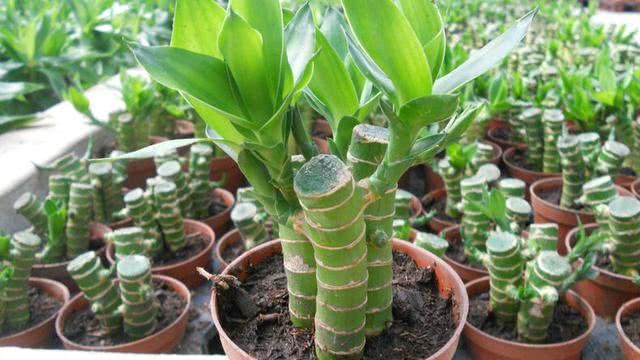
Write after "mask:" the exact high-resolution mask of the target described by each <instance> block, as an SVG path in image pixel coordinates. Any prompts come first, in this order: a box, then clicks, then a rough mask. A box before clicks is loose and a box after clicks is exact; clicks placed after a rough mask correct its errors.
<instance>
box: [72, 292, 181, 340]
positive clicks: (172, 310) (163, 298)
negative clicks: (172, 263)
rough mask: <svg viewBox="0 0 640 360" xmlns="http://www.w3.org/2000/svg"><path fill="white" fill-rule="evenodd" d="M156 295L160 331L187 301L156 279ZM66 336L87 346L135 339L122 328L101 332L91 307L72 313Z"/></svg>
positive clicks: (170, 322) (171, 320) (175, 316)
mask: <svg viewBox="0 0 640 360" xmlns="http://www.w3.org/2000/svg"><path fill="white" fill-rule="evenodd" d="M153 285H154V291H155V297H156V299H157V300H158V304H159V306H160V309H159V311H158V318H157V320H158V326H157V329H156V331H155V332H154V334H155V333H157V332H160V331H161V330H163V329H165V328H166V327H168V326H169V325H171V324H172V323H173V322H174V321H176V319H178V317H180V315H181V314H182V312H183V311H184V307H185V306H186V303H185V301H184V299H183V298H182V297H181V296H180V295H179V294H178V293H177V292H175V290H174V289H172V288H171V287H170V286H168V285H167V284H164V283H161V282H158V281H154V284H153ZM64 336H65V337H67V338H68V339H69V340H71V341H73V342H75V343H78V344H81V345H85V346H114V345H119V344H125V343H128V342H131V341H134V340H133V339H131V338H129V337H128V336H127V335H126V334H125V333H124V331H123V330H122V328H121V329H120V331H119V332H118V333H116V334H113V335H108V336H107V335H104V334H102V333H101V332H100V326H99V324H98V319H96V317H95V315H94V314H93V312H92V311H91V309H90V308H89V307H86V308H85V309H83V310H82V311H78V312H75V313H73V314H71V316H70V317H69V319H68V320H67V321H66V322H65V326H64Z"/></svg>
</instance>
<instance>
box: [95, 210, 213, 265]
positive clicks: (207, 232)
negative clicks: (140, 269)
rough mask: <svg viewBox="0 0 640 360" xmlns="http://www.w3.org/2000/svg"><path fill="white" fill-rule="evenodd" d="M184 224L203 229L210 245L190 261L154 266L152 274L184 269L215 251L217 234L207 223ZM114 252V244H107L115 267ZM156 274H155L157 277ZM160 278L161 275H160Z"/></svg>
mask: <svg viewBox="0 0 640 360" xmlns="http://www.w3.org/2000/svg"><path fill="white" fill-rule="evenodd" d="M183 224H184V225H187V224H191V226H195V227H198V228H202V229H203V230H204V231H202V232H201V233H202V235H204V236H206V237H208V238H209V239H210V240H209V243H208V244H207V246H205V247H204V249H202V250H201V251H200V252H199V253H197V254H195V255H194V256H192V257H190V258H188V259H184V260H182V261H180V262H177V263H173V264H169V265H161V266H152V267H151V272H153V273H155V272H162V271H167V270H170V269H175V268H179V267H184V266H186V265H189V263H190V262H191V261H193V259H196V258H198V257H200V256H202V255H203V254H205V253H209V254H210V253H211V250H213V246H214V245H215V242H216V235H215V232H214V231H213V230H212V229H211V228H210V227H209V226H208V225H207V224H205V223H203V222H200V221H197V220H192V219H183ZM114 252H115V247H114V246H113V243H108V244H107V248H106V251H105V255H106V257H107V262H108V263H109V264H110V265H113V264H114V263H115V257H114ZM155 275H156V274H154V276H155ZM158 276H160V275H158Z"/></svg>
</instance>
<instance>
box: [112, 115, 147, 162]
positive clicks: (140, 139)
mask: <svg viewBox="0 0 640 360" xmlns="http://www.w3.org/2000/svg"><path fill="white" fill-rule="evenodd" d="M145 127H146V121H136V120H135V118H134V117H133V116H132V115H131V114H129V113H123V114H120V115H118V117H117V118H116V121H115V128H116V143H117V145H118V150H121V151H124V152H125V153H127V152H132V151H135V150H138V149H141V148H143V147H145V146H146V145H148V143H149V140H148V139H147V134H148V129H145Z"/></svg>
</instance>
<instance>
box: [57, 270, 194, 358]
mask: <svg viewBox="0 0 640 360" xmlns="http://www.w3.org/2000/svg"><path fill="white" fill-rule="evenodd" d="M151 278H152V279H153V280H159V281H161V282H163V283H165V284H167V283H168V284H169V285H170V286H171V288H172V289H173V290H174V291H175V292H176V293H177V294H178V296H180V297H181V298H182V299H183V300H185V302H186V304H185V306H184V309H183V310H182V312H181V313H180V316H178V318H177V319H175V320H174V321H173V322H172V323H171V324H169V325H167V326H166V327H165V328H164V329H162V330H160V331H158V332H156V333H154V334H152V335H149V336H147V337H144V338H142V339H138V340H136V341H131V342H127V343H122V344H118V345H111V346H87V345H82V344H79V343H76V342H74V341H71V340H69V339H67V337H66V336H64V320H66V318H67V317H68V316H69V315H71V314H72V312H71V309H70V308H71V306H72V305H73V304H75V303H77V302H78V301H80V300H85V299H84V294H83V293H82V292H80V293H78V294H76V295H75V296H74V297H73V298H72V299H71V300H70V301H67V303H66V304H65V305H64V306H63V307H62V308H61V309H60V311H59V313H60V316H58V318H57V319H56V324H55V325H56V334H57V335H58V337H59V338H60V340H61V341H62V343H63V344H65V343H68V344H72V345H73V346H74V349H78V350H83V351H118V350H121V349H125V348H129V347H133V346H137V345H140V344H144V343H146V342H150V341H152V340H153V338H156V337H159V336H161V335H164V334H165V333H167V332H169V331H170V330H172V329H173V328H174V327H176V326H177V325H178V324H180V323H181V322H182V321H184V319H185V318H186V317H187V316H188V315H189V307H190V306H191V292H190V291H189V288H187V286H186V285H185V284H183V283H182V282H181V281H180V280H178V279H174V278H172V277H169V276H164V275H156V274H153V275H151ZM113 281H114V282H116V283H117V281H118V280H117V279H114V280H113ZM178 289H179V290H178ZM183 295H184V296H183ZM85 301H86V300H85ZM88 304H89V302H88V301H87V305H88ZM67 313H68V314H67ZM63 318H64V319H63Z"/></svg>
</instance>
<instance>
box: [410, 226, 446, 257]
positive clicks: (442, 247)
mask: <svg viewBox="0 0 640 360" xmlns="http://www.w3.org/2000/svg"><path fill="white" fill-rule="evenodd" d="M415 244H416V245H417V246H419V247H421V248H423V249H425V250H427V251H430V252H432V253H434V254H435V255H437V256H443V255H444V253H445V252H446V251H447V248H449V242H448V241H447V240H445V239H443V238H441V237H440V236H437V235H435V234H428V233H424V232H421V231H419V232H418V233H417V234H416V240H415Z"/></svg>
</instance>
